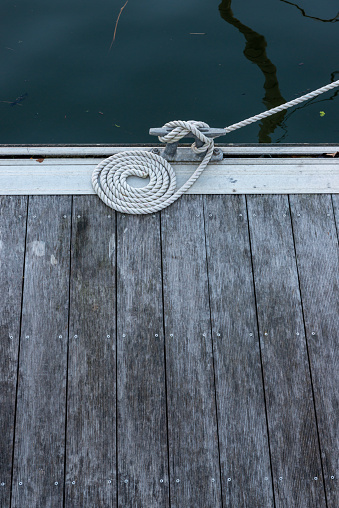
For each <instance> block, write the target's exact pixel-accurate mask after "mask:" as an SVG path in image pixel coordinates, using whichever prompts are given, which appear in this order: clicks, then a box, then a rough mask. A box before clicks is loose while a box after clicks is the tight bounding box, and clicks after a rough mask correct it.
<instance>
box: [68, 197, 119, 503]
mask: <svg viewBox="0 0 339 508" xmlns="http://www.w3.org/2000/svg"><path fill="white" fill-rule="evenodd" d="M71 252H72V256H71V288H70V326H69V337H70V339H69V353H68V390H67V392H68V393H67V429H66V436H67V443H66V486H65V506H66V507H70V508H71V507H72V508H73V507H75V506H79V507H80V506H84V507H85V506H88V507H90V506H93V507H94V506H100V507H113V506H116V368H115V366H116V358H115V347H116V323H115V300H116V285H115V212H114V211H112V210H111V209H109V208H107V207H106V205H105V204H104V203H103V202H101V201H99V200H96V199H95V197H94V196H75V197H74V200H73V211H72V247H71Z"/></svg>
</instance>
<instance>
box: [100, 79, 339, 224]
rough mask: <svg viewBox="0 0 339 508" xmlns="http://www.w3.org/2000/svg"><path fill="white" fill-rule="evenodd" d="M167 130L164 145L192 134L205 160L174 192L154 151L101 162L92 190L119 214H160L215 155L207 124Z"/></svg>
mask: <svg viewBox="0 0 339 508" xmlns="http://www.w3.org/2000/svg"><path fill="white" fill-rule="evenodd" d="M337 86H339V80H338V81H334V82H333V83H330V84H328V85H326V86H323V87H321V88H318V89H317V90H314V91H313V92H310V93H308V94H306V95H303V96H301V97H298V98H297V99H294V100H292V101H289V102H286V103H285V104H282V105H281V106H278V107H276V108H273V109H269V110H268V111H265V112H263V113H260V114H259V115H255V116H252V117H250V118H248V119H247V120H243V121H242V122H239V123H235V124H233V125H230V126H229V127H225V131H226V132H232V131H234V130H236V129H240V128H241V127H245V125H249V124H251V123H253V122H257V121H258V120H262V119H263V118H266V117H268V116H271V115H274V114H275V113H279V112H280V111H283V110H284V109H288V108H290V107H292V106H295V105H296V104H300V103H301V102H304V101H307V100H308V99H312V98H313V97H316V96H317V95H320V94H322V93H324V92H327V91H328V90H331V89H332V88H335V87H337ZM164 127H169V128H170V129H172V130H171V132H169V133H168V134H166V136H164V137H159V141H160V142H161V143H176V142H178V141H180V140H181V139H182V138H183V137H185V136H186V135H187V134H189V133H192V135H193V136H195V137H196V138H198V139H199V140H200V141H201V142H202V143H203V145H202V146H201V147H197V146H196V143H195V142H194V143H193V144H192V146H191V148H192V150H193V151H194V152H195V153H204V152H206V154H205V157H204V158H203V160H202V162H201V163H200V165H199V166H198V168H197V169H196V170H195V172H194V173H193V175H192V176H191V177H190V178H189V179H188V180H187V182H186V183H185V184H184V185H183V186H182V187H180V189H178V190H175V189H176V177H175V172H174V170H173V168H172V166H171V165H170V164H169V163H168V162H167V161H166V160H165V159H164V158H163V157H160V156H159V155H156V154H154V153H152V152H146V151H140V150H139V151H131V152H120V153H117V154H115V155H112V156H111V157H108V158H107V159H105V160H103V161H102V162H100V164H98V165H97V167H96V168H95V170H94V171H93V174H92V186H93V189H94V191H95V192H96V194H98V196H99V197H100V199H102V201H103V202H104V203H105V204H106V205H107V206H109V207H110V208H113V209H114V210H117V211H118V212H122V213H128V214H134V215H137V214H148V213H154V212H159V211H160V210H162V209H163V208H166V207H167V206H169V205H171V204H172V203H174V201H176V200H177V199H178V198H179V197H180V196H182V195H183V194H184V193H185V192H186V191H187V190H188V189H189V188H190V187H191V186H192V185H193V184H194V182H195V181H196V180H197V179H198V178H199V176H200V175H201V173H202V172H203V171H204V169H205V168H206V167H207V165H208V163H209V161H210V160H211V157H212V155H213V149H214V140H213V138H208V137H207V136H205V135H204V134H203V133H202V132H201V131H200V130H199V128H202V127H209V126H208V125H207V124H206V123H204V122H196V121H194V120H191V121H188V122H183V121H181V120H176V121H173V122H168V123H166V124H165V125H164ZM129 176H138V177H141V178H147V177H149V178H150V182H149V183H148V184H147V185H146V186H145V187H141V188H135V187H131V186H130V185H128V183H127V178H128V177H129Z"/></svg>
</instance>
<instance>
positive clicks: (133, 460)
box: [117, 214, 169, 508]
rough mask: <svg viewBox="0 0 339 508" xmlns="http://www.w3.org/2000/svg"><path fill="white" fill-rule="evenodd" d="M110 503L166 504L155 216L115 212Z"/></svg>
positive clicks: (159, 506) (158, 251)
mask: <svg viewBox="0 0 339 508" xmlns="http://www.w3.org/2000/svg"><path fill="white" fill-rule="evenodd" d="M117 238H118V243H117V270H118V271H117V287H118V300H117V368H118V377H117V383H118V385H117V396H118V433H117V440H118V506H119V507H121V508H125V507H127V506H128V507H129V506H131V507H139V506H140V507H143V506H145V507H146V506H147V508H162V507H168V506H169V475H168V447H167V423H166V386H165V365H164V363H165V356H164V333H163V304H162V280H161V249H160V217H159V214H155V215H149V216H134V217H133V216H128V215H125V216H124V215H121V214H118V216H117Z"/></svg>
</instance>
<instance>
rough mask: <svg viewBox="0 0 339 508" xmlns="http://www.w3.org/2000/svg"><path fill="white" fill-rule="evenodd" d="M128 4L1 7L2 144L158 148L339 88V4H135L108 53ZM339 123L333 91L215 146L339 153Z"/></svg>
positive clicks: (250, 0) (154, 0)
mask: <svg viewBox="0 0 339 508" xmlns="http://www.w3.org/2000/svg"><path fill="white" fill-rule="evenodd" d="M124 3H125V0H119V1H118V0H97V1H95V2H93V1H92V0H67V1H66V0H59V1H58V2H46V0H32V1H31V2H27V1H26V0H17V1H8V0H2V6H1V14H2V16H1V25H2V29H1V45H0V53H1V78H0V100H1V101H7V102H0V114H1V127H0V143H85V144H86V143H88V144H89V143H144V142H145V143H147V142H152V141H153V142H154V141H156V138H151V137H150V136H149V135H148V130H149V128H150V127H160V126H162V125H163V124H164V123H166V122H168V121H170V120H178V119H181V120H191V119H194V120H203V121H205V122H207V123H209V124H210V125H211V126H214V127H225V126H227V125H231V124H232V123H235V122H238V121H240V120H243V119H244V118H247V117H249V116H252V115H254V114H257V113H260V112H261V111H264V110H265V109H269V108H271V107H274V106H277V105H279V104H281V103H283V102H285V101H288V100H291V99H293V98H295V97H296V96H299V95H302V94H304V93H307V91H309V90H313V89H316V88H319V87H321V86H323V85H325V84H327V83H329V82H331V81H334V80H338V79H339V51H338V50H339V21H336V20H334V19H333V18H335V17H336V16H337V15H338V11H339V3H338V0H322V1H321V2H319V0H317V1H316V0H307V1H306V0H300V2H298V3H294V4H293V2H287V1H286V0H257V1H255V0H233V1H231V0H223V1H222V3H220V0H171V1H169V2H165V1H161V0H142V1H141V0H139V1H137V0H129V1H128V3H127V5H126V6H125V8H124V10H123V11H122V13H121V16H120V19H119V23H118V26H117V32H116V38H115V41H114V43H113V45H112V47H111V50H110V45H111V42H112V38H113V34H114V28H115V25H116V20H117V17H118V14H119V11H120V9H121V7H122V6H123V5H124ZM338 19H339V17H338ZM330 20H332V21H330ZM193 33H198V34H199V35H193ZM200 34H202V35H200ZM337 90H339V89H337ZM13 103H14V104H13ZM321 112H324V113H325V114H323V113H321ZM338 119H339V91H330V92H327V93H326V94H325V95H322V96H321V97H318V98H316V99H313V100H312V101H309V102H307V103H304V104H301V105H299V106H297V107H296V108H293V109H290V110H288V111H287V112H285V113H282V114H280V115H276V116H275V117H271V118H269V119H267V120H266V121H263V122H261V123H256V124H253V125H252V126H249V127H245V128H243V129H240V130H237V131H235V132H233V133H231V134H229V135H228V136H227V137H224V138H219V140H218V141H219V142H230V143H256V142H266V143H269V142H274V143H277V142H285V143H298V142H302V143H317V142H319V143H322V142H330V143H338V142H339V122H338Z"/></svg>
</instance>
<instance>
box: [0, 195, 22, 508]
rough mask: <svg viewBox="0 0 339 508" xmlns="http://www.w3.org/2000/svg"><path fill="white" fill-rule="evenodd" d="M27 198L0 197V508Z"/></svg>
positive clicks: (8, 457)
mask: <svg viewBox="0 0 339 508" xmlns="http://www.w3.org/2000/svg"><path fill="white" fill-rule="evenodd" d="M26 219H27V197H25V196H21V197H20V196H13V197H9V196H6V197H1V198H0V293H1V298H0V408H1V411H0V429H1V439H0V506H1V507H3V508H5V507H9V505H10V493H11V474H12V454H13V440H14V422H15V402H16V401H15V399H16V386H17V362H18V354H19V337H20V317H21V299H22V283H23V270H24V256H25V234H26Z"/></svg>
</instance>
